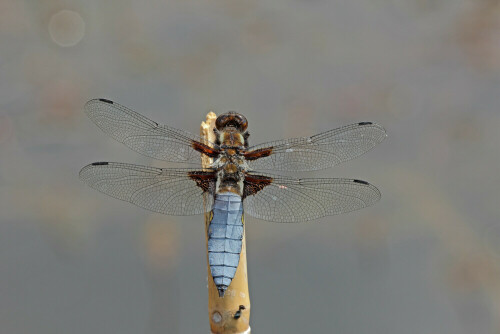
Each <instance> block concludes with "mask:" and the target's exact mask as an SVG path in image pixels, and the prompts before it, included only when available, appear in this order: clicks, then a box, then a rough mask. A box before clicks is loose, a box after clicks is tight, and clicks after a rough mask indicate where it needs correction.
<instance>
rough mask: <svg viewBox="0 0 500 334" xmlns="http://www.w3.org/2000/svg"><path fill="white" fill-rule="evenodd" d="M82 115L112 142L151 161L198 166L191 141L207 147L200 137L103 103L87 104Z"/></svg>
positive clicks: (102, 101)
mask: <svg viewBox="0 0 500 334" xmlns="http://www.w3.org/2000/svg"><path fill="white" fill-rule="evenodd" d="M85 112H86V113H87V115H88V116H89V118H90V119H91V120H92V121H93V122H94V123H95V124H96V125H97V126H98V127H99V128H100V129H101V130H102V131H104V132H105V133H107V134H109V135H110V136H111V137H112V138H114V139H116V140H117V141H119V142H121V143H123V144H125V145H126V146H128V147H129V148H131V149H132V150H134V151H137V152H139V153H141V154H144V155H146V156H148V157H151V158H154V159H159V160H166V161H172V162H189V163H196V164H200V153H199V152H197V151H195V150H194V149H193V148H192V145H193V141H197V142H200V143H205V144H207V145H208V144H209V143H207V141H206V140H204V139H202V138H201V137H198V136H195V135H192V134H190V133H189V132H186V131H182V130H178V129H174V128H171V127H169V126H166V125H161V124H158V123H156V122H153V121H151V120H149V119H148V118H146V117H144V116H142V115H140V114H138V113H137V112H135V111H133V110H131V109H129V108H127V107H124V106H122V105H119V104H118V103H116V102H113V101H109V100H106V99H94V100H90V101H89V102H87V103H86V104H85Z"/></svg>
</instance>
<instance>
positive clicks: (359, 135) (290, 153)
mask: <svg viewBox="0 0 500 334" xmlns="http://www.w3.org/2000/svg"><path fill="white" fill-rule="evenodd" d="M386 136H387V135H386V132H385V130H384V128H383V127H382V126H380V125H378V124H375V123H371V122H362V123H356V124H352V125H347V126H344V127H341V128H338V129H334V130H330V131H326V132H323V133H320V134H317V135H315V136H312V137H303V138H292V139H286V140H279V141H274V142H269V143H264V144H260V145H257V146H254V147H251V148H249V149H248V151H254V150H259V149H265V148H272V150H271V154H270V155H269V156H267V157H263V158H259V159H257V160H253V161H248V164H249V166H250V168H251V169H264V170H266V169H267V170H270V169H271V170H283V171H297V172H298V171H310V170H318V169H324V168H328V167H332V166H335V165H338V164H339V163H341V162H344V161H348V160H351V159H354V158H356V157H358V156H360V155H362V154H363V153H365V152H367V151H369V150H371V149H372V148H373V147H374V146H375V145H377V144H378V143H380V142H381V141H382V140H384V138H385V137H386Z"/></svg>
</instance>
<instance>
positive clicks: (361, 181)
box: [352, 180, 369, 185]
mask: <svg viewBox="0 0 500 334" xmlns="http://www.w3.org/2000/svg"><path fill="white" fill-rule="evenodd" d="M352 182H356V183H361V184H366V185H369V183H368V182H366V181H363V180H352Z"/></svg>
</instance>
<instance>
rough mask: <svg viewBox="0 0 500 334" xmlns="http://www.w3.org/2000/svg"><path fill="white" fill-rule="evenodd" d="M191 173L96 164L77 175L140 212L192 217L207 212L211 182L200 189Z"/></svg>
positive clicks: (109, 163) (126, 165) (181, 170)
mask: <svg viewBox="0 0 500 334" xmlns="http://www.w3.org/2000/svg"><path fill="white" fill-rule="evenodd" d="M193 173H194V174H196V173H201V174H203V173H207V172H202V171H198V172H193V171H190V170H187V169H186V170H184V169H166V168H155V167H146V166H139V165H132V164H124V163H117V162H96V163H93V164H90V165H87V166H85V167H83V168H82V170H81V171H80V179H81V180H83V181H84V182H85V183H87V184H88V185H89V186H91V187H92V188H94V189H96V190H98V191H100V192H102V193H104V194H107V195H109V196H112V197H115V198H118V199H121V200H123V201H127V202H130V203H133V204H135V205H137V206H140V207H141V208H144V209H147V210H150V211H154V212H159V213H163V214H167V215H180V216H182V215H195V214H200V213H203V212H205V211H206V210H207V211H209V210H210V209H211V207H212V201H213V196H205V198H206V199H205V202H204V198H203V197H204V196H203V194H204V192H205V193H210V192H211V188H212V187H211V186H210V184H211V182H210V181H207V182H208V183H207V186H206V187H204V188H205V191H204V190H203V189H202V188H203V187H200V186H199V183H200V181H199V180H198V185H197V181H196V179H195V178H193Z"/></svg>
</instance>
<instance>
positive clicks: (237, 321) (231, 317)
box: [200, 112, 250, 334]
mask: <svg viewBox="0 0 500 334" xmlns="http://www.w3.org/2000/svg"><path fill="white" fill-rule="evenodd" d="M216 118H217V116H216V115H215V114H214V113H213V112H209V113H208V114H207V118H206V121H205V122H202V123H201V128H200V135H201V136H202V138H204V139H206V140H208V141H210V142H215V134H214V132H213V129H214V127H215V120H216ZM201 160H202V166H203V168H207V167H208V165H209V164H210V163H211V162H212V161H211V160H212V159H210V158H209V157H207V156H202V158H201ZM209 217H210V215H209V214H208V213H207V214H205V236H206V241H207V272H208V317H209V320H210V330H211V332H212V333H213V334H226V333H231V334H236V333H239V334H249V333H250V325H249V322H250V296H249V294H248V275H247V252H246V241H245V231H243V243H242V246H241V254H240V263H239V265H238V269H237V270H236V274H235V276H234V278H233V280H232V282H231V285H229V287H228V289H227V291H226V293H225V295H224V297H222V298H221V297H219V292H218V291H217V287H216V286H215V283H214V281H213V279H212V274H211V272H210V266H209V265H208V233H207V232H208V224H209V223H210V221H209ZM243 228H245V226H244V225H243Z"/></svg>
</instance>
